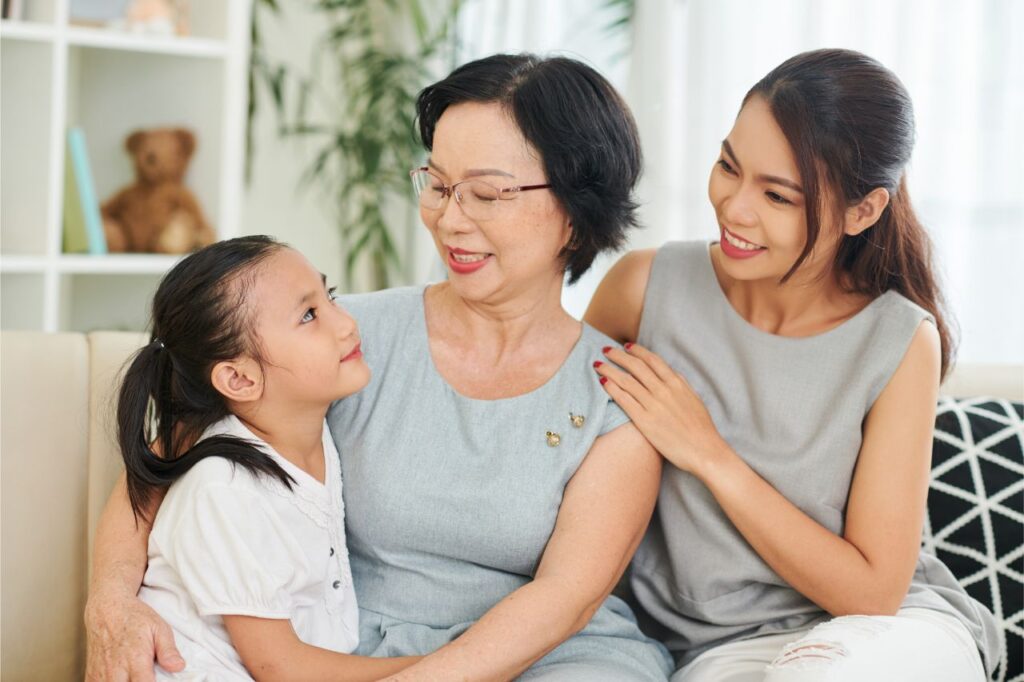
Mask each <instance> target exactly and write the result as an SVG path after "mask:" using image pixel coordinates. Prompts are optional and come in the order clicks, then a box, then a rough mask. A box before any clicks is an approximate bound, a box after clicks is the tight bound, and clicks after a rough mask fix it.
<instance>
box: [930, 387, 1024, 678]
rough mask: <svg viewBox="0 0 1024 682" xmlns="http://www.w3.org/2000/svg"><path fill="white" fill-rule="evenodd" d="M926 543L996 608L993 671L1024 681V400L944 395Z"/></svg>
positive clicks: (938, 421) (980, 598)
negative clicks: (998, 655)
mask: <svg viewBox="0 0 1024 682" xmlns="http://www.w3.org/2000/svg"><path fill="white" fill-rule="evenodd" d="M924 547H925V550H926V551H929V552H931V553H933V554H935V555H937V556H938V557H939V558H940V559H941V560H942V561H943V563H945V564H946V565H947V566H949V568H950V570H951V571H952V572H953V574H954V575H955V576H956V577H957V579H958V580H959V581H960V584H961V585H963V586H964V589H966V590H967V592H968V594H970V595H971V596H972V597H974V598H975V599H977V600H978V601H980V602H982V603H983V604H985V605H986V606H988V608H989V609H991V610H992V613H994V614H995V616H996V620H997V621H998V623H999V625H1000V628H1001V632H1002V638H1003V647H1004V651H1005V652H1006V659H1005V661H1004V662H1003V664H1002V665H1000V667H999V668H998V669H997V670H996V671H995V673H994V675H993V677H992V679H993V680H996V681H997V682H1024V404H1022V403H1019V402H1014V401H1008V400H1001V399H995V398H960V399H957V398H950V397H947V396H943V397H941V398H940V399H939V405H938V412H937V415H936V419H935V434H934V443H933V450H932V477H931V484H930V489H929V493H928V514H927V517H926V519H925V528H924Z"/></svg>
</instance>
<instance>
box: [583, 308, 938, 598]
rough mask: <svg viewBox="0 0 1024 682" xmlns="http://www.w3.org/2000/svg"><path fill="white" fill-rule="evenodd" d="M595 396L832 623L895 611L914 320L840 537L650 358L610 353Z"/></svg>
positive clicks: (917, 392)
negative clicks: (601, 389) (733, 444)
mask: <svg viewBox="0 0 1024 682" xmlns="http://www.w3.org/2000/svg"><path fill="white" fill-rule="evenodd" d="M608 357H609V359H611V360H612V361H614V362H615V363H617V364H619V365H621V366H622V367H624V368H625V369H626V370H627V371H626V372H624V371H622V370H621V369H619V368H617V367H615V366H614V365H611V364H608V363H606V364H604V365H602V366H601V367H600V368H599V369H598V370H597V371H598V372H599V373H600V374H602V375H604V376H607V377H609V379H610V380H609V381H608V382H607V383H606V384H605V388H606V389H607V390H608V392H609V394H610V395H611V396H612V398H614V399H615V401H616V402H617V403H618V404H619V405H620V406H621V407H622V408H623V409H624V410H625V411H626V413H627V414H629V416H630V417H632V419H633V422H634V423H635V424H636V426H637V428H639V429H640V431H641V432H643V433H644V435H645V436H646V437H647V438H648V440H650V441H651V443H652V444H653V445H654V447H655V448H657V449H658V450H659V451H660V452H661V453H662V454H663V455H664V456H665V458H666V459H668V460H669V461H671V462H672V463H673V464H675V465H676V466H677V467H679V468H680V469H682V470H684V471H688V472H690V473H692V474H694V475H695V476H697V477H698V478H699V479H700V480H701V481H702V482H703V483H704V484H705V485H706V486H707V487H708V489H709V490H710V491H711V493H712V494H713V495H714V496H715V499H716V500H717V501H718V503H719V505H721V507H722V509H723V510H724V511H725V513H726V514H727V515H728V517H729V519H730V520H731V521H732V522H733V524H735V526H736V528H737V529H738V530H739V531H740V533H742V534H743V537H744V538H746V540H747V541H748V542H749V543H750V544H751V546H752V547H753V548H754V549H755V550H756V551H757V553H758V554H759V555H760V556H761V558H762V559H764V560H765V562H767V563H768V565H769V566H771V567H772V569H773V570H774V571H775V572H776V573H778V574H779V575H780V576H781V577H782V578H783V579H784V580H786V582H788V583H789V584H790V585H792V586H793V588H794V589H796V590H797V591H798V592H800V593H802V594H803V595H805V596H806V597H807V598H808V599H810V600H811V601H813V602H815V603H816V604H818V605H819V606H821V607H822V608H823V609H825V610H826V611H828V612H829V613H831V614H832V615H835V616H839V615H846V614H877V615H889V614H893V613H895V612H896V611H897V610H898V609H899V606H900V604H901V603H902V602H903V599H904V598H905V597H906V594H907V589H908V587H909V585H910V580H911V578H912V577H913V573H914V567H915V565H916V562H917V557H918V554H919V550H920V539H921V526H922V524H923V519H924V508H925V500H926V496H927V490H928V477H929V470H930V466H931V440H932V429H933V427H934V421H935V402H936V399H937V397H938V389H939V368H940V346H939V335H938V332H937V331H936V329H935V327H934V325H932V324H930V323H922V324H921V326H920V327H919V328H918V330H917V332H916V334H915V336H914V338H913V340H912V341H911V343H910V347H909V348H908V350H907V352H906V354H905V356H904V358H903V360H902V362H901V364H900V366H899V368H898V369H897V370H896V372H895V373H894V375H893V377H892V379H891V380H890V381H889V384H888V385H887V386H886V388H885V389H884V390H883V391H882V394H881V395H880V396H879V398H878V399H877V400H876V401H875V404H874V406H873V407H872V408H871V411H870V412H869V413H868V415H867V418H866V419H865V422H864V438H863V443H862V445H861V450H860V454H859V457H858V460H857V467H856V470H855V471H854V477H853V482H852V484H851V488H850V496H849V501H848V504H847V511H846V524H845V531H844V534H843V535H842V536H841V537H840V536H839V535H836V534H834V533H832V532H831V531H829V530H828V529H827V528H825V527H823V526H821V525H820V524H818V523H817V522H816V521H814V520H813V519H812V518H810V517H809V516H807V515H806V514H805V513H804V512H803V511H801V510H800V509H799V508H797V507H796V506H795V505H793V504H792V503H791V502H790V501H789V500H787V499H786V498H785V497H783V495H782V494H781V493H779V492H778V491H777V490H776V489H775V488H773V487H772V486H771V485H770V484H769V483H768V482H766V481H765V480H764V479H763V478H761V477H760V476H759V475H758V474H757V473H756V472H755V471H754V470H753V469H751V468H750V467H749V466H748V465H747V464H746V462H744V461H743V459H742V458H741V457H740V456H739V455H738V454H736V452H734V451H733V450H732V449H731V448H730V447H729V445H728V444H727V443H726V442H725V441H724V440H722V438H721V436H720V435H719V434H718V431H717V430H716V429H715V426H714V423H713V422H712V420H711V417H710V415H709V414H708V412H707V410H706V408H705V407H704V405H703V403H701V401H700V398H699V397H698V396H697V395H696V393H694V392H693V390H692V389H691V388H690V387H689V385H688V384H687V383H686V380H685V379H683V378H682V377H681V376H679V375H678V374H676V373H675V372H673V371H672V370H671V368H669V367H668V365H666V364H665V363H664V361H662V360H661V359H660V358H659V357H658V356H656V355H655V354H653V353H651V352H650V351H648V350H646V349H643V348H641V347H640V346H636V345H633V346H631V347H629V348H628V349H627V350H625V351H622V350H618V349H613V350H611V351H610V352H609V353H608Z"/></svg>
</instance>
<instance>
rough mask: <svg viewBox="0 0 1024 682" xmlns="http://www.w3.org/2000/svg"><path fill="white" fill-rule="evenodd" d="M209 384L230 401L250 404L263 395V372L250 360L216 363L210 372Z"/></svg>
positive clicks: (239, 359)
mask: <svg viewBox="0 0 1024 682" xmlns="http://www.w3.org/2000/svg"><path fill="white" fill-rule="evenodd" d="M210 383H212V384H213V387H214V388H215V389H217V392H218V393H220V394H221V395H222V396H224V397H225V398H227V399H228V400H230V401H233V402H237V403H250V402H253V401H255V400H259V398H260V397H261V396H262V395H263V372H261V371H260V367H259V364H258V363H257V362H256V361H255V360H253V359H252V358H236V359H234V360H225V361H223V362H218V363H217V364H216V365H214V366H213V370H212V371H211V372H210Z"/></svg>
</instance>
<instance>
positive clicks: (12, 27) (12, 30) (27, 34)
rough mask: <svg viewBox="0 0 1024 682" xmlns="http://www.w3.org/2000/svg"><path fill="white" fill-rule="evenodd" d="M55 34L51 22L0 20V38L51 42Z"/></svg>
mask: <svg viewBox="0 0 1024 682" xmlns="http://www.w3.org/2000/svg"><path fill="white" fill-rule="evenodd" d="M56 35H57V32H56V30H55V29H54V27H53V24H44V23H42V22H38V21H0V38H4V39H7V38H10V39H12V40H35V41H40V42H52V41H53V39H54V36H56Z"/></svg>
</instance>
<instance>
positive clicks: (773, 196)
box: [765, 192, 793, 204]
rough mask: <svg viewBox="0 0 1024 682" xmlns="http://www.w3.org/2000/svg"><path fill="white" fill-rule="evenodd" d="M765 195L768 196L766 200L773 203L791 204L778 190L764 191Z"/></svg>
mask: <svg viewBox="0 0 1024 682" xmlns="http://www.w3.org/2000/svg"><path fill="white" fill-rule="evenodd" d="M765 196H767V197H768V201H770V202H772V203H773V204H792V203H793V202H792V201H790V200H789V199H787V198H785V197H784V196H782V195H781V194H779V193H778V192H765Z"/></svg>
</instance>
